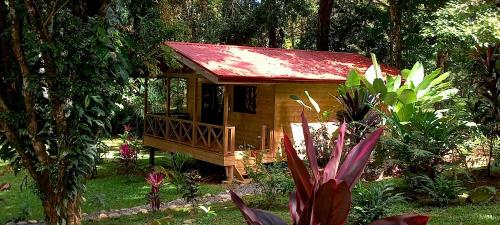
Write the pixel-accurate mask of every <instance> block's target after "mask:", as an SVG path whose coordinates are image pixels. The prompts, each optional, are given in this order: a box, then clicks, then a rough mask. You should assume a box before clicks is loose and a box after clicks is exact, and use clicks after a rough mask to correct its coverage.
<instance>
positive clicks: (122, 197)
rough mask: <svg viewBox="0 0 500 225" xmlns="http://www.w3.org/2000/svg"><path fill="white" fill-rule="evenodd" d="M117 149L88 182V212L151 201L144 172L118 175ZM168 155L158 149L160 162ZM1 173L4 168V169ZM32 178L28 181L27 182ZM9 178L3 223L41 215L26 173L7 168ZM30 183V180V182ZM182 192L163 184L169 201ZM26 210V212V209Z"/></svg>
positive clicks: (0, 206)
mask: <svg viewBox="0 0 500 225" xmlns="http://www.w3.org/2000/svg"><path fill="white" fill-rule="evenodd" d="M112 155H113V153H111V154H110V155H108V156H107V157H108V159H106V161H105V162H104V163H103V164H102V165H100V166H99V167H98V176H97V178H94V179H91V180H89V181H88V182H87V192H86V193H85V195H84V198H85V199H86V201H85V202H84V203H83V205H82V210H83V212H85V213H91V212H96V211H100V210H107V209H119V208H126V207H134V206H139V205H144V204H146V203H147V201H146V194H147V193H148V192H149V191H150V187H149V185H148V184H147V183H146V182H145V180H144V176H142V175H117V172H116V170H117V166H118V165H117V163H116V160H115V159H112ZM162 159H165V155H164V154H161V153H157V155H156V164H157V165H162V164H164V161H162ZM147 163H148V158H147V157H145V156H144V155H141V158H140V159H139V163H138V164H139V168H142V169H145V168H146V167H147ZM6 169H7V166H6V164H5V163H1V162H0V171H5V170H6ZM0 173H1V172H0ZM24 181H28V182H24ZM4 182H8V183H10V184H11V185H12V188H11V189H10V190H9V191H4V192H0V212H1V213H0V224H5V223H6V222H7V221H9V220H13V219H16V218H19V217H20V216H22V214H26V213H28V214H30V216H29V218H35V219H41V218H42V217H43V211H42V207H41V204H40V201H39V200H38V198H37V196H36V194H35V193H34V192H33V191H32V190H33V189H32V188H31V186H30V185H31V182H29V178H28V177H26V176H25V174H24V173H20V174H18V175H17V176H15V175H14V173H13V172H10V171H9V172H6V174H5V175H4V176H0V183H4ZM26 184H28V185H27V186H26ZM224 190H225V187H224V186H223V185H217V184H201V187H200V192H201V194H206V193H211V194H215V193H219V192H221V191H224ZM179 197H180V194H178V193H177V192H176V190H175V188H174V186H173V185H171V184H166V185H164V186H163V187H162V190H161V198H162V201H169V200H173V199H176V198H179ZM23 211H24V212H26V213H22V212H23Z"/></svg>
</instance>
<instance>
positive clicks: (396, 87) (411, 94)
mask: <svg viewBox="0 0 500 225" xmlns="http://www.w3.org/2000/svg"><path fill="white" fill-rule="evenodd" d="M372 62H373V65H372V66H371V67H370V68H368V70H367V71H366V72H365V74H364V76H361V75H360V74H359V73H358V72H357V71H356V70H353V71H351V72H349V74H348V76H347V80H346V86H347V87H360V86H362V87H365V88H366V89H367V90H368V91H369V92H370V93H371V94H373V95H376V96H378V98H379V99H380V101H381V102H383V103H384V104H385V106H387V107H388V109H389V111H390V112H391V114H393V115H394V116H396V117H397V120H398V121H399V122H400V123H401V122H407V121H409V120H410V119H411V118H412V117H413V114H414V113H416V112H417V111H418V109H421V110H424V111H427V110H432V109H434V105H435V103H439V102H442V101H444V100H446V99H449V98H450V97H451V96H453V95H454V94H455V93H456V92H457V91H458V90H457V89H454V88H452V86H451V83H450V82H444V81H445V80H446V78H448V76H449V75H450V73H449V72H446V73H443V74H440V72H441V69H437V70H434V71H433V72H432V73H430V74H428V75H425V73H424V67H423V66H422V64H421V63H419V62H417V63H415V65H414V66H413V67H412V69H411V70H408V69H404V70H402V71H401V75H398V76H383V74H382V70H381V69H380V66H379V65H378V62H377V59H376V57H375V55H373V54H372Z"/></svg>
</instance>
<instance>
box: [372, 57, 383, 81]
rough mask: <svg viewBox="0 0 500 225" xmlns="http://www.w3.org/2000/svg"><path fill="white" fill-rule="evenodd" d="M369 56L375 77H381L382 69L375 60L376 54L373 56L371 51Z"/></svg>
mask: <svg viewBox="0 0 500 225" xmlns="http://www.w3.org/2000/svg"><path fill="white" fill-rule="evenodd" d="M370 56H371V58H372V64H373V68H374V69H375V75H376V77H377V78H382V79H383V76H382V70H381V69H380V65H379V64H378V62H377V56H375V54H373V53H371V54H370Z"/></svg>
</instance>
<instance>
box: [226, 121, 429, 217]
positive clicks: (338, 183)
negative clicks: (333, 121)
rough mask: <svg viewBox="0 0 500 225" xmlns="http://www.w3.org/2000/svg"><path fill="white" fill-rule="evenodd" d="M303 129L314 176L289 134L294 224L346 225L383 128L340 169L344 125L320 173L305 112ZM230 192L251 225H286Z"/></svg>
mask: <svg viewBox="0 0 500 225" xmlns="http://www.w3.org/2000/svg"><path fill="white" fill-rule="evenodd" d="M302 128H303V132H304V140H305V145H306V153H307V158H308V160H309V167H310V168H309V169H310V171H311V172H312V176H311V173H310V172H309V170H308V169H307V168H306V166H305V165H304V162H303V161H302V160H301V159H300V158H299V157H298V155H297V152H296V151H295V149H294V148H293V146H292V144H291V142H290V139H289V138H288V136H287V135H285V141H284V142H285V143H284V144H285V151H286V155H287V160H288V167H289V169H290V172H291V174H292V177H293V181H294V183H295V187H296V189H295V191H294V192H292V193H291V194H290V201H289V209H290V215H291V219H292V224H293V225H343V224H345V223H346V221H347V217H348V215H349V210H350V208H351V191H352V189H353V188H354V186H355V184H356V183H357V182H358V180H359V178H360V177H361V174H362V173H363V170H364V168H365V165H366V164H367V162H368V159H369V157H370V154H371V152H372V151H373V149H374V148H375V146H376V145H377V142H378V139H379V138H380V136H381V135H382V132H383V128H379V129H377V130H376V131H375V132H373V133H372V134H371V135H369V136H368V137H367V138H365V139H364V140H362V141H361V142H359V143H358V144H357V145H356V146H354V148H352V149H351V150H350V151H349V153H348V155H347V157H346V159H345V160H344V162H343V163H342V165H340V167H339V164H340V158H341V155H342V150H343V148H344V137H345V130H346V124H345V123H343V124H342V125H341V126H340V127H339V135H338V138H337V143H336V145H335V147H334V148H333V150H332V158H331V159H330V161H329V162H328V164H327V165H326V166H325V168H324V170H323V172H320V168H319V166H318V163H317V157H316V149H315V147H314V143H313V141H312V137H311V134H310V132H309V124H308V123H307V120H306V118H305V116H304V113H302ZM230 193H231V198H232V200H233V202H234V203H235V204H236V205H237V206H238V208H239V209H240V211H241V213H242V214H243V216H244V217H245V219H246V221H247V223H248V224H249V225H284V224H286V223H285V222H284V221H283V220H281V219H280V218H278V217H277V216H275V215H273V214H270V213H268V212H265V211H262V210H260V209H252V208H249V207H248V206H246V205H245V203H244V202H243V201H242V200H241V198H240V197H239V196H238V195H236V194H235V193H234V192H232V191H230ZM428 220H429V217H428V216H422V215H402V216H393V217H388V218H385V219H381V220H377V221H375V222H372V223H371V224H369V225H425V224H427V221H428Z"/></svg>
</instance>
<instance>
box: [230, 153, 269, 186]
mask: <svg viewBox="0 0 500 225" xmlns="http://www.w3.org/2000/svg"><path fill="white" fill-rule="evenodd" d="M259 152H260V151H259ZM259 152H257V153H256V154H263V155H262V157H255V156H250V155H248V154H247V153H248V152H247V151H235V160H236V161H235V165H234V178H235V181H236V182H238V183H245V184H246V183H249V182H251V179H250V178H248V171H247V170H249V169H252V170H254V169H257V163H258V162H257V158H259V159H260V160H262V163H270V162H273V161H274V156H273V155H274V154H272V153H268V152H264V153H259ZM226 172H227V171H226Z"/></svg>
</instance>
